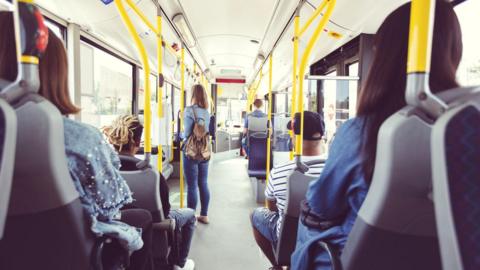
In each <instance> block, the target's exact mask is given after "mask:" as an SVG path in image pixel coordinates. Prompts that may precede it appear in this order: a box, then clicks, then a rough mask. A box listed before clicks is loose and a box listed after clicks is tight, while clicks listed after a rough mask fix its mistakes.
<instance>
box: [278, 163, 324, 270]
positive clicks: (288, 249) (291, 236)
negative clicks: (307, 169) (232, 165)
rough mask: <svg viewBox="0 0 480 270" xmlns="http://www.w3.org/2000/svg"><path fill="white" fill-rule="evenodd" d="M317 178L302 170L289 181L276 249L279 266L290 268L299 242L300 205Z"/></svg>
mask: <svg viewBox="0 0 480 270" xmlns="http://www.w3.org/2000/svg"><path fill="white" fill-rule="evenodd" d="M323 163H325V160H312V161H309V162H305V165H307V166H311V165H315V164H323ZM315 179H317V177H313V176H309V175H306V174H305V173H304V172H302V171H301V170H300V169H298V168H297V169H295V171H293V172H292V174H290V176H289V177H288V181H287V201H286V207H285V213H284V216H283V221H282V224H281V226H280V235H279V237H278V243H277V246H276V247H274V250H275V258H276V260H277V264H278V265H282V266H289V265H290V257H291V255H292V253H293V251H294V250H295V244H296V241H297V227H298V218H299V216H300V203H301V201H302V200H304V199H305V194H306V193H307V189H308V185H309V183H310V181H312V180H315Z"/></svg>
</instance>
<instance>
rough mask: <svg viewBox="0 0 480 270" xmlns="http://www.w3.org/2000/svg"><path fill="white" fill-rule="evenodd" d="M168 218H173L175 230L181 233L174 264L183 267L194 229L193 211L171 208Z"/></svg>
mask: <svg viewBox="0 0 480 270" xmlns="http://www.w3.org/2000/svg"><path fill="white" fill-rule="evenodd" d="M168 218H171V219H174V220H175V230H176V231H177V232H180V233H181V234H182V242H181V243H180V245H179V248H180V250H179V258H178V262H174V263H175V264H176V265H178V266H180V267H183V266H184V265H185V262H186V261H187V257H188V252H189V251H190V244H191V243H192V237H193V231H194V230H195V220H196V219H195V211H193V210H192V209H189V208H181V209H176V210H171V211H170V213H169V214H168Z"/></svg>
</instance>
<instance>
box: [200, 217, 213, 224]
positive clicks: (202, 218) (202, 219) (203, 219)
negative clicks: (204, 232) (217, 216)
mask: <svg viewBox="0 0 480 270" xmlns="http://www.w3.org/2000/svg"><path fill="white" fill-rule="evenodd" d="M197 220H198V222H200V223H203V224H208V223H210V221H208V217H207V216H198V217H197Z"/></svg>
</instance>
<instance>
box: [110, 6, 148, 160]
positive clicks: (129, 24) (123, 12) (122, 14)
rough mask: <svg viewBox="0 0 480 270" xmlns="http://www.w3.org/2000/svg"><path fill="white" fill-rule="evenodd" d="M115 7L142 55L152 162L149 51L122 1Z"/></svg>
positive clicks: (146, 155) (145, 111) (146, 124)
mask: <svg viewBox="0 0 480 270" xmlns="http://www.w3.org/2000/svg"><path fill="white" fill-rule="evenodd" d="M115 5H116V6H117V9H118V12H119V13H120V17H121V18H122V21H123V22H124V24H125V26H126V27H127V29H128V32H129V34H130V36H131V38H132V39H133V41H134V42H135V45H136V47H137V50H138V53H139V55H140V59H141V61H142V66H143V75H144V82H145V100H144V102H145V106H144V107H145V108H144V118H145V119H144V122H145V147H144V149H145V150H144V152H145V160H147V161H148V160H150V155H151V152H152V145H151V119H152V113H151V104H150V95H151V89H150V80H149V75H150V65H149V63H148V56H147V51H146V49H145V46H144V45H143V43H142V41H141V40H140V37H139V36H138V33H137V31H136V30H135V27H134V25H133V23H132V21H131V20H130V18H129V17H128V14H127V11H126V10H125V6H124V5H123V2H122V0H115Z"/></svg>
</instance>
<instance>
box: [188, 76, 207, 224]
mask: <svg viewBox="0 0 480 270" xmlns="http://www.w3.org/2000/svg"><path fill="white" fill-rule="evenodd" d="M191 104H192V105H190V106H188V107H186V108H185V114H184V119H185V121H184V123H183V127H184V133H183V136H182V137H183V139H184V144H185V143H186V142H187V140H188V139H189V137H190V136H191V135H192V134H193V129H194V125H195V124H198V125H202V126H203V127H204V128H205V129H208V128H209V126H210V113H209V112H208V97H207V93H206V92H205V89H204V88H203V86H202V85H200V84H196V85H194V86H193V87H192V99H191ZM210 132H212V131H210ZM183 170H184V172H185V178H186V180H187V207H188V208H191V209H193V210H196V208H197V202H198V196H197V189H198V190H199V192H200V216H199V217H198V218H197V219H198V221H199V222H201V223H204V224H208V223H209V221H208V204H209V202H210V191H209V189H208V183H207V180H208V160H195V159H192V158H189V157H187V155H186V153H184V155H183Z"/></svg>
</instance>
